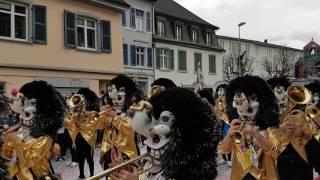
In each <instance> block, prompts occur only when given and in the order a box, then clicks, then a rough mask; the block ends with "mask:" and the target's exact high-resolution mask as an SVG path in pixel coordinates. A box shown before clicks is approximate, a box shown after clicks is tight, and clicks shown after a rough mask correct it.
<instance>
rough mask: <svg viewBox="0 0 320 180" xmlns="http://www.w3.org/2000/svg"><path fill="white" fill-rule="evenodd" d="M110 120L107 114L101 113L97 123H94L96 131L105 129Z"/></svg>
mask: <svg viewBox="0 0 320 180" xmlns="http://www.w3.org/2000/svg"><path fill="white" fill-rule="evenodd" d="M110 118H111V117H109V116H108V114H107V112H105V113H104V112H102V114H99V115H98V118H97V123H96V129H105V128H107V126H108V122H109V121H110Z"/></svg>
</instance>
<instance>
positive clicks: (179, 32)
mask: <svg viewBox="0 0 320 180" xmlns="http://www.w3.org/2000/svg"><path fill="white" fill-rule="evenodd" d="M181 37H182V26H181V25H176V39H177V40H181Z"/></svg>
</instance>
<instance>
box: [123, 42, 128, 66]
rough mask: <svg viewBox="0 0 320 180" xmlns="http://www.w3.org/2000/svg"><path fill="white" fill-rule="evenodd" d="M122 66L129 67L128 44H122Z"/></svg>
mask: <svg viewBox="0 0 320 180" xmlns="http://www.w3.org/2000/svg"><path fill="white" fill-rule="evenodd" d="M123 64H124V65H129V61H128V44H123Z"/></svg>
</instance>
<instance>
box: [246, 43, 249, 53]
mask: <svg viewBox="0 0 320 180" xmlns="http://www.w3.org/2000/svg"><path fill="white" fill-rule="evenodd" d="M246 51H247V52H246V55H247V56H249V55H250V44H249V43H247V44H246Z"/></svg>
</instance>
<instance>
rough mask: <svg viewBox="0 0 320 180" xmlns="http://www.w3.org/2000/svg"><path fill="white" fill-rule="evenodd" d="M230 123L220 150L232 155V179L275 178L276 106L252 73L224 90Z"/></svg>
mask: <svg viewBox="0 0 320 180" xmlns="http://www.w3.org/2000/svg"><path fill="white" fill-rule="evenodd" d="M226 102H227V113H228V116H229V118H230V119H233V120H232V121H231V126H230V129H229V131H228V134H227V136H226V137H225V138H224V139H223V141H222V142H221V143H220V150H221V151H222V152H224V153H230V152H232V154H233V162H232V170H231V180H239V179H240V180H261V179H267V180H274V179H278V174H277V170H276V166H275V163H274V162H275V159H276V158H277V156H278V152H279V151H278V144H279V141H278V139H277V136H276V135H277V132H278V130H277V126H278V123H279V120H278V113H279V109H278V106H277V104H276V98H275V96H274V94H273V92H272V90H271V89H270V87H269V86H268V85H267V83H266V82H265V81H264V80H263V79H261V78H259V77H255V76H244V77H238V78H236V79H234V80H232V81H231V82H230V84H229V85H228V87H227V90H226Z"/></svg>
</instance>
